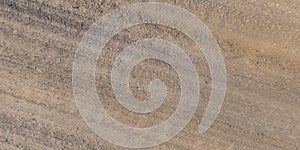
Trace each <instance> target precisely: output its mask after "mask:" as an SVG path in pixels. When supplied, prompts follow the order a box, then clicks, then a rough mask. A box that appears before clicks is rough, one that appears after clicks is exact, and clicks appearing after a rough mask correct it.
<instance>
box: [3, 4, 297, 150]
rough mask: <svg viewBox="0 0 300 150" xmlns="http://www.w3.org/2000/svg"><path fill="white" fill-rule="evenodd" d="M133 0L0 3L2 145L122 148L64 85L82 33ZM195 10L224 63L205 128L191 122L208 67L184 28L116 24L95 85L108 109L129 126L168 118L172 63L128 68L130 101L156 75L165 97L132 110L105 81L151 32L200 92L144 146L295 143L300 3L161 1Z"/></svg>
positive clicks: (172, 101) (292, 148)
mask: <svg viewBox="0 0 300 150" xmlns="http://www.w3.org/2000/svg"><path fill="white" fill-rule="evenodd" d="M136 2H139V1H131V0H128V1H114V0H87V1H86V0H50V1H48V0H26V1H24V0H1V1H0V24H1V25H0V64H1V65H0V77H1V78H0V149H126V148H123V147H119V146H116V145H113V144H111V143H109V142H107V141H105V140H103V139H102V138H100V137H98V136H97V135H96V134H95V133H94V132H93V131H92V130H91V129H90V128H89V127H88V126H87V125H86V123H85V122H84V121H83V118H82V117H81V116H80V114H79V111H78V109H77V107H76V103H75V100H74V96H73V91H72V63H73V61H74V54H75V52H76V49H77V46H78V44H79V42H80V41H81V38H82V37H83V34H84V33H85V32H86V31H87V30H88V29H89V26H90V25H92V24H93V23H94V22H95V21H96V20H98V19H99V18H100V17H101V16H103V15H104V14H106V13H108V12H110V11H112V10H114V9H117V8H119V7H122V6H125V5H127V4H132V3H136ZM161 2H165V3H169V4H174V5H177V6H179V7H182V8H185V9H187V10H188V11H190V12H192V13H193V14H195V15H196V16H197V17H198V18H200V19H201V20H202V21H203V22H204V23H205V24H206V25H207V26H208V27H209V29H210V30H211V31H212V33H213V35H214V36H215V37H216V39H217V41H218V43H219V44H220V47H221V48H222V53H223V55H224V58H225V63H226V68H227V71H228V82H227V92H226V98H225V100H224V105H223V107H222V110H221V112H220V114H219V116H218V118H217V120H216V121H215V122H214V124H213V125H212V127H211V128H210V129H209V130H208V131H207V132H205V133H204V134H200V133H199V132H198V125H199V123H200V121H201V118H202V116H203V114H204V110H205V108H206V106H207V103H208V100H209V94H210V90H211V88H210V83H211V80H210V73H209V68H208V65H207V62H206V60H205V58H204V56H203V54H202V53H200V52H199V50H198V48H197V46H196V45H195V43H193V41H191V39H189V38H188V37H187V36H186V35H185V34H184V33H181V32H180V31H178V30H176V29H172V28H169V27H167V26H162V25H154V24H143V25H138V26H134V27H131V28H128V29H126V30H123V31H122V32H120V33H119V34H118V35H116V36H115V37H114V38H113V39H111V41H110V42H109V43H108V44H107V46H106V47H105V48H104V51H103V53H102V54H101V56H100V58H99V60H98V65H97V69H98V70H101V71H97V73H96V74H97V78H96V81H97V90H98V95H101V97H102V103H103V104H104V106H105V108H106V109H107V112H108V113H109V114H110V115H111V116H113V117H114V118H115V119H116V120H118V121H119V122H122V123H124V124H126V125H128V126H133V127H149V126H153V125H155V124H158V123H161V122H162V121H163V120H165V119H167V118H168V117H169V116H170V115H171V114H172V113H173V112H174V110H175V109H176V106H177V105H176V104H178V98H179V95H180V88H179V78H178V76H177V75H176V72H175V71H174V69H172V68H171V67H170V66H169V65H168V64H166V63H164V62H161V61H158V60H145V61H143V62H141V63H139V64H138V65H137V66H136V67H135V69H134V70H133V71H132V72H131V76H130V88H131V90H132V93H133V95H134V96H135V97H136V98H137V99H138V100H145V99H147V98H149V96H150V95H149V91H148V90H147V87H148V84H149V82H150V81H151V80H152V79H155V78H160V79H161V80H162V81H164V82H165V83H166V86H167V87H168V95H167V97H166V99H165V102H164V103H163V105H162V106H161V107H160V108H159V109H157V110H156V111H155V112H152V113H149V114H136V113H133V112H130V111H128V110H126V109H125V108H123V107H122V106H121V105H120V104H119V103H118V102H117V101H116V99H115V97H114V94H113V92H112V88H111V83H110V76H109V74H110V72H111V67H112V63H113V62H114V59H115V58H116V56H117V55H118V53H120V52H121V50H122V49H123V48H125V47H126V46H128V45H129V44H130V43H133V42H135V41H137V40H140V39H143V38H150V37H158V38H162V39H166V40H169V41H172V42H173V43H176V44H178V45H180V46H181V47H182V48H183V49H184V50H186V53H187V54H188V55H189V56H190V57H191V60H192V61H193V63H194V64H195V66H196V69H197V71H198V74H199V79H200V81H201V83H200V84H201V91H200V93H201V97H200V99H199V106H198V109H197V112H196V114H195V115H194V117H193V118H192V120H191V122H190V123H189V124H188V125H187V127H186V128H185V129H184V130H183V131H182V132H180V133H179V134H178V135H177V136H176V137H174V138H173V139H171V140H170V141H168V142H166V143H164V144H161V145H159V146H156V147H153V148H149V149H178V150H183V149H186V150H190V149H270V150H275V149H288V150H298V149H300V142H299V141H300V42H299V40H300V31H299V30H300V1H299V0H183V1H180V0H167V1H161Z"/></svg>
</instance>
